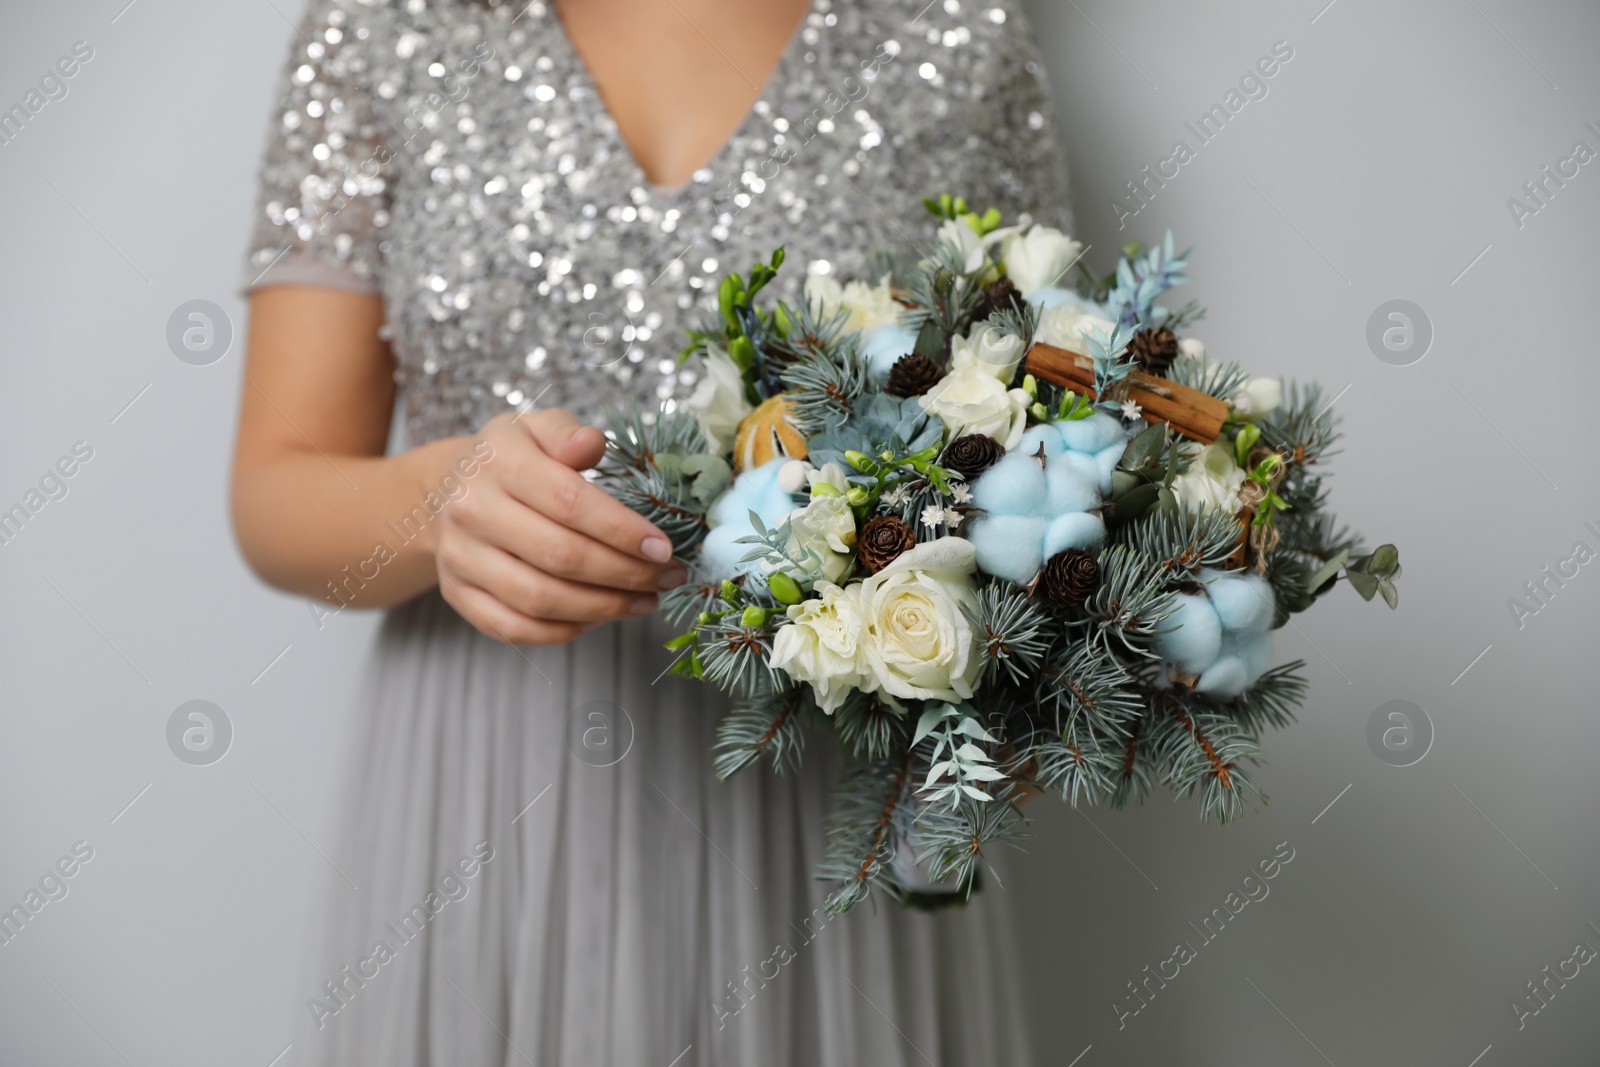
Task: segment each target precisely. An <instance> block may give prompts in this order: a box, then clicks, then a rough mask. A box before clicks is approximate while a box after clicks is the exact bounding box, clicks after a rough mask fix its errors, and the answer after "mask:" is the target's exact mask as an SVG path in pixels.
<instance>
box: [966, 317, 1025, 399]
mask: <svg viewBox="0 0 1600 1067" xmlns="http://www.w3.org/2000/svg"><path fill="white" fill-rule="evenodd" d="M1020 362H1022V338H1020V337H1018V336H1017V335H1016V334H1014V333H1007V332H1006V331H1004V330H1002V329H1000V328H999V327H996V326H989V325H986V324H984V323H978V324H976V325H974V326H973V327H972V329H970V330H968V331H967V336H965V337H953V338H951V340H950V369H951V370H959V369H961V368H963V367H976V368H978V369H979V370H981V371H983V372H984V373H985V374H991V375H993V376H994V377H995V378H996V379H998V380H999V381H1000V382H1001V383H1002V384H1004V385H1009V384H1011V379H1012V378H1015V377H1016V376H1017V364H1018V363H1020Z"/></svg>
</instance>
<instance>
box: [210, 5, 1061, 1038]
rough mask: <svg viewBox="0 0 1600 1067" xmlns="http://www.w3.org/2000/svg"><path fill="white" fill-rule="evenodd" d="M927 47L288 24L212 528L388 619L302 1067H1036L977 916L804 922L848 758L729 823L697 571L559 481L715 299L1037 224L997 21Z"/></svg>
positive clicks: (565, 10) (752, 20)
mask: <svg viewBox="0 0 1600 1067" xmlns="http://www.w3.org/2000/svg"><path fill="white" fill-rule="evenodd" d="M924 3H925V0H811V2H810V3H809V5H808V4H807V2H806V0H774V2H771V3H764V4H733V3H721V2H716V0H565V2H562V3H559V4H557V5H555V6H551V5H549V4H547V3H541V2H538V0H535V2H533V3H532V4H531V5H528V6H524V0H517V2H516V3H515V4H494V3H482V2H475V0H393V2H380V0H312V3H311V10H310V12H309V13H308V14H307V15H306V16H305V18H304V20H303V21H302V22H301V24H300V26H299V32H298V36H297V38H296V39H295V42H294V46H293V54H292V57H291V59H290V61H289V63H288V65H287V68H286V72H285V76H284V80H283V84H282V88H281V92H280V96H279V99H278V106H277V108H276V110H275V113H274V116H273V119H272V125H271V135H270V139H269V144H268V149H267V154H266V160H265V164H264V167H263V171H262V189H261V207H260V213H259V215H258V225H257V228H256V231H255V235H254V238H253V242H252V246H251V255H250V264H249V270H248V275H247V276H248V279H249V289H250V294H251V328H250V346H249V368H248V372H247V378H246V385H245V390H244V401H243V414H242V419H241V428H240V437H239V446H238V455H237V459H236V464H235V474H234V519H235V525H236V528H237V530H238V537H239V541H240V543H241V545H242V546H243V549H244V552H245V555H246V556H247V557H248V558H249V560H250V562H251V564H252V566H253V567H254V568H255V569H256V570H257V572H258V573H259V574H261V576H262V577H263V578H265V579H266V580H267V581H269V582H271V583H273V584H274V585H277V586H279V587H281V588H283V589H286V590H289V591H292V592H295V593H299V594H302V595H306V596H311V597H316V598H320V601H322V602H325V603H326V605H327V606H326V608H321V609H319V610H326V611H330V612H331V611H337V610H342V608H343V607H344V606H349V607H353V608H369V607H385V608H389V609H390V611H389V614H388V617H387V620H386V622H385V624H384V626H383V629H382V633H381V637H380V638H379V642H378V648H377V652H376V655H375V657H374V660H373V662H372V664H371V669H370V671H369V677H368V681H367V683H366V688H365V690H364V693H363V696H362V699H361V703H360V706H359V708H358V710H357V713H356V716H355V719H354V723H353V727H352V728H353V730H354V738H353V756H352V762H351V764H350V766H349V767H348V769H347V771H346V776H345V787H344V789H345V792H344V796H343V798H342V806H341V807H340V808H339V811H338V829H337V831H336V838H337V842H338V843H337V850H336V851H335V852H333V853H332V854H331V855H330V856H329V859H330V862H331V868H336V870H334V869H329V871H328V882H327V885H326V886H325V888H324V890H323V891H322V893H321V894H320V896H319V904H318V907H317V909H316V914H317V915H318V916H319V918H318V921H317V923H316V924H315V925H314V927H313V931H312V941H311V948H310V951H309V957H308V964H307V965H308V968H309V971H308V973H307V975H306V977H305V978H304V980H303V983H302V988H301V989H300V991H299V992H298V994H297V998H298V999H299V1000H300V1001H301V1007H300V1008H299V1009H298V1011H299V1023H298V1024H297V1027H298V1036H297V1037H296V1039H295V1042H294V1052H293V1055H294V1056H296V1057H297V1058H298V1059H297V1062H299V1063H302V1064H382V1065H385V1067H401V1065H428V1064H440V1065H444V1064H459V1065H464V1067H478V1065H485V1064H491V1063H492V1064H513V1063H528V1064H539V1065H540V1067H554V1065H562V1064H572V1065H580V1064H581V1065H585V1067H588V1065H597V1064H617V1065H635V1064H638V1065H652V1067H667V1065H669V1064H671V1065H679V1067H688V1065H691V1064H700V1065H710V1064H751V1065H755V1064H760V1065H763V1067H772V1065H785V1064H795V1065H801V1064H858V1063H862V1064H864V1063H872V1064H912V1063H924V1062H926V1063H938V1064H996V1063H1005V1064H1023V1063H1027V1062H1031V1058H1030V1056H1029V1053H1028V1051H1027V1046H1026V1039H1025V1037H1024V1034H1023V1029H1022V1026H1021V1022H1020V1002H1019V999H1018V996H1019V994H1018V991H1017V990H1016V989H1015V988H1014V982H1013V981H1012V980H1011V979H1010V974H1009V972H1010V968H1009V967H1008V962H1009V959H1008V951H1007V948H1006V945H1007V935H1006V933H1005V926H1004V924H1003V922H1002V921H1001V917H1000V913H999V909H1000V907H1001V906H1002V905H1003V904H1004V900H1005V897H1004V893H1003V892H1001V891H998V890H995V889H990V890H986V891H984V892H982V893H980V894H978V895H977V896H976V897H975V898H974V900H973V902H972V903H971V904H970V905H969V906H967V907H965V908H953V909H947V910H945V911H942V912H937V913H930V912H918V911H910V910H905V909H902V908H900V907H898V906H895V905H893V904H892V902H889V901H881V902H878V904H877V906H876V907H873V906H868V907H864V908H861V909H858V912H857V913H853V914H851V915H849V916H847V917H845V918H842V919H836V920H828V919H827V918H826V916H825V914H824V913H823V912H822V911H821V910H820V905H821V903H822V900H823V897H824V894H825V891H826V888H827V887H826V886H825V885H822V884H820V883H818V882H816V881H814V880H813V877H812V873H813V871H814V869H815V866H816V863H817V861H818V859H819V856H820V852H821V848H822V820H823V817H824V814H825V796H826V790H827V787H828V784H829V783H830V782H831V781H832V778H833V775H834V772H835V770H836V768H837V757H836V755H835V754H834V753H833V752H832V751H831V750H829V747H828V746H827V745H822V744H816V745H813V746H812V748H811V750H810V751H808V752H807V753H806V758H805V766H804V768H803V769H802V770H801V771H800V772H799V773H789V774H785V775H783V776H781V777H780V776H774V775H772V774H771V773H770V772H768V771H767V770H765V769H757V770H753V771H750V772H747V773H745V774H742V775H740V776H738V777H737V778H736V779H735V780H734V781H731V782H728V783H718V782H716V781H715V780H714V778H713V775H712V770H711V758H710V756H711V744H712V740H713V730H714V728H715V725H716V722H717V719H718V717H719V713H720V709H719V708H718V707H716V706H713V704H714V699H715V698H714V697H712V696H711V695H709V694H708V690H706V689H705V688H703V687H698V686H691V685H688V684H685V683H682V682H681V681H679V680H677V679H666V680H661V681H660V682H659V684H657V683H658V679H659V676H660V674H661V672H662V670H663V668H664V667H665V666H666V665H667V664H668V663H669V662H670V659H669V656H668V654H667V653H665V652H664V651H662V648H661V643H662V640H663V639H664V638H665V637H666V636H668V634H667V632H666V631H665V628H664V627H663V626H662V624H661V623H660V622H659V620H658V619H656V618H651V617H649V615H650V612H652V611H653V610H654V608H655V606H656V594H657V592H658V591H659V590H661V589H664V588H669V587H671V586H673V585H675V584H678V583H680V582H682V581H683V580H684V577H685V576H684V571H683V568H682V567H681V566H680V565H679V564H677V563H675V562H673V561H672V560H671V559H670V558H669V548H668V545H667V542H666V540H665V538H664V537H663V536H662V535H661V533H660V531H658V530H656V529H655V528H654V527H653V526H651V525H650V524H649V523H648V522H646V521H644V520H643V519H641V518H639V517H638V516H636V515H634V514H632V513H631V512H628V511H627V510H625V509H623V508H622V507H621V506H620V505H618V504H616V503H615V502H614V501H611V500H610V499H609V498H607V497H605V496H604V494H602V493H601V492H599V491H598V490H597V489H595V488H594V487H593V486H592V485H591V484H590V483H589V482H587V481H586V480H585V479H584V477H583V475H582V473H581V472H583V471H584V470H586V469H588V468H589V467H591V466H593V464H594V463H595V462H596V461H597V459H598V457H599V456H600V454H601V451H602V447H603V445H602V437H601V435H600V433H599V432H598V431H597V430H595V429H594V428H593V425H594V423H595V422H596V421H597V418H598V417H599V415H600V414H601V412H602V410H603V409H604V407H605V406H606V405H607V404H609V403H612V402H615V401H618V400H632V401H636V402H640V403H644V404H646V405H655V404H658V403H660V404H673V403H675V402H676V401H677V400H679V399H680V398H682V397H683V396H685V395H686V394H687V393H688V392H690V391H692V389H693V387H694V368H693V367H692V366H690V367H680V366H679V365H678V364H677V363H676V362H675V359H674V356H675V354H676V350H677V348H678V347H679V346H680V345H681V344H682V343H683V339H684V331H685V330H686V329H688V328H690V327H693V326H696V325H698V324H699V323H700V322H702V321H703V319H704V317H705V315H706V313H707V311H708V310H712V309H714V307H715V303H714V294H715V288H716V283H717V281H718V280H719V278H720V276H721V275H722V274H723V273H725V272H727V271H729V270H735V269H737V270H748V268H749V266H750V264H751V263H753V262H754V261H756V260H757V259H759V258H764V257H765V256H766V255H767V254H768V253H769V252H770V250H771V249H772V248H774V247H776V246H778V245H786V246H787V249H788V263H789V266H788V267H787V268H786V269H785V270H784V271H783V272H782V274H781V276H780V279H779V283H778V285H779V288H780V292H781V294H782V295H784V296H786V297H787V298H789V299H791V300H793V299H794V298H795V297H796V296H797V295H798V291H799V286H800V284H801V282H802V280H803V277H804V272H805V271H806V270H807V269H810V270H812V271H823V272H825V271H830V270H831V271H833V272H835V273H838V274H842V275H845V276H852V275H861V274H863V273H864V272H865V271H866V269H867V261H866V257H867V255H868V253H870V252H872V251H874V250H878V249H891V248H895V247H899V248H904V249H911V248H915V247H916V246H917V243H918V240H920V239H921V236H922V235H923V234H925V233H926V232H927V219H926V217H924V216H921V214H920V213H921V208H920V205H919V203H918V202H919V200H920V198H921V196H922V195H924V194H925V193H932V192H941V191H951V192H959V193H962V194H964V195H965V196H966V197H968V199H969V200H971V201H972V202H973V203H975V204H977V205H979V206H980V207H986V206H988V205H990V204H993V205H995V206H997V207H999V208H1001V210H1003V211H1005V212H1006V213H1007V214H1008V216H1010V217H1012V218H1013V219H1014V218H1016V217H1017V216H1018V214H1019V213H1020V212H1022V211H1023V210H1025V209H1026V208H1028V207H1035V208H1043V209H1044V210H1045V212H1046V214H1045V217H1043V218H1041V220H1040V221H1047V222H1050V223H1052V224H1055V225H1059V226H1063V227H1065V226H1066V225H1067V222H1068V219H1067V215H1066V199H1065V187H1064V180H1065V178H1064V170H1063V164H1062V161H1061V159H1060V158H1059V156H1058V154H1057V151H1056V148H1055V145H1054V142H1053V140H1052V136H1051V134H1050V132H1049V131H1050V121H1049V114H1048V108H1047V105H1046V91H1045V87H1044V84H1043V82H1042V80H1041V75H1040V73H1039V68H1038V62H1037V57H1036V55H1035V52H1034V50H1033V47H1032V45H1031V43H1030V41H1029V35H1028V30H1027V27H1026V26H1025V25H1024V23H1023V20H1022V18H1021V16H1020V14H1019V12H1018V11H1017V9H1016V8H1015V6H1014V5H1013V2H1012V0H985V3H983V4H981V5H977V6H972V3H971V0H942V2H936V3H934V4H931V5H928V6H926V7H924ZM763 85H764V86H765V88H761V86H763ZM397 397H398V399H399V400H400V402H401V405H402V411H403V413H404V419H403V430H404V434H405V446H404V447H403V448H400V447H397V448H395V449H393V450H387V449H386V446H387V445H388V442H389V440H390V419H391V412H392V410H393V409H394V406H395V400H396V399H397ZM386 451H387V454H386Z"/></svg>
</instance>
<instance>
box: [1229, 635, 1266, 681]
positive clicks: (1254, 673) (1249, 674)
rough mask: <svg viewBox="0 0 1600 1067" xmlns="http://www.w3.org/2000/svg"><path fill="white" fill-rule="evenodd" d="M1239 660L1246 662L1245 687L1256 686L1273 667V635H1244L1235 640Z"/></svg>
mask: <svg viewBox="0 0 1600 1067" xmlns="http://www.w3.org/2000/svg"><path fill="white" fill-rule="evenodd" d="M1234 643H1235V644H1236V645H1237V647H1238V649H1239V658H1240V659H1242V660H1243V661H1244V671H1245V685H1246V686H1252V685H1255V684H1256V679H1257V678H1260V677H1261V676H1262V675H1263V674H1265V673H1267V668H1268V667H1270V666H1272V635H1271V634H1270V633H1256V634H1243V635H1240V636H1238V637H1236V638H1235V639H1234Z"/></svg>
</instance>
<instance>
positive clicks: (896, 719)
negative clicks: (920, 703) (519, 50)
mask: <svg viewBox="0 0 1600 1067" xmlns="http://www.w3.org/2000/svg"><path fill="white" fill-rule="evenodd" d="M833 729H834V732H835V733H837V734H838V735H839V741H840V743H841V744H843V745H844V747H845V750H846V751H847V752H849V753H850V754H851V755H852V756H854V757H856V758H857V759H868V760H881V759H887V758H888V756H889V754H890V753H891V752H894V751H896V750H899V749H901V748H903V747H905V745H906V742H907V741H909V740H910V739H911V738H910V732H911V731H910V725H909V723H908V722H907V720H906V713H905V712H904V711H896V710H895V709H894V708H892V707H890V706H889V705H888V704H885V703H884V702H883V701H881V700H879V699H878V698H877V696H876V695H874V694H871V693H863V692H861V691H860V690H859V689H857V690H854V691H853V692H851V693H850V695H849V696H847V697H846V698H845V700H844V703H843V704H841V705H840V706H839V707H838V709H836V710H835V711H834V713H833Z"/></svg>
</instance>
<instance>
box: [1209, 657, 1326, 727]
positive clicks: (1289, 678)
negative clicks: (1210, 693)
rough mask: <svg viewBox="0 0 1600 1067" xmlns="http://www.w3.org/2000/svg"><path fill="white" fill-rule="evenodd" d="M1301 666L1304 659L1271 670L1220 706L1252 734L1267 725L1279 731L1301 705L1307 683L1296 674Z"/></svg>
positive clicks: (1287, 723)
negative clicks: (1235, 697) (1230, 701)
mask: <svg viewBox="0 0 1600 1067" xmlns="http://www.w3.org/2000/svg"><path fill="white" fill-rule="evenodd" d="M1305 665H1306V661H1305V660H1303V659H1297V660H1295V661H1294V662H1293V663H1285V664H1283V665H1281V666H1278V667H1274V668H1272V669H1271V670H1269V671H1267V672H1266V673H1265V674H1263V675H1262V676H1261V677H1259V678H1257V679H1256V680H1255V682H1254V684H1252V685H1251V686H1250V688H1249V689H1246V690H1245V691H1244V693H1243V694H1241V695H1240V696H1239V697H1238V698H1237V699H1236V700H1234V701H1233V702H1232V703H1231V704H1228V705H1223V710H1225V711H1226V712H1227V713H1228V714H1229V715H1231V716H1233V718H1234V719H1236V720H1237V721H1238V722H1239V724H1240V725H1241V726H1243V727H1244V728H1245V729H1246V730H1248V731H1250V732H1251V733H1253V734H1260V733H1261V732H1262V731H1263V730H1265V729H1266V728H1267V727H1269V726H1271V727H1274V728H1276V729H1280V730H1281V729H1283V728H1284V727H1285V726H1288V725H1289V724H1290V723H1292V722H1294V719H1295V712H1296V711H1297V710H1298V709H1299V708H1300V706H1301V705H1302V704H1304V703H1305V699H1306V690H1307V688H1308V683H1307V681H1306V678H1305V675H1303V674H1301V673H1300V672H1301V671H1302V670H1304V669H1305Z"/></svg>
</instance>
